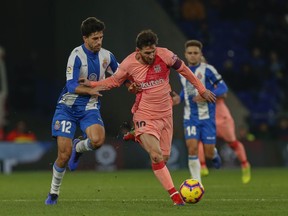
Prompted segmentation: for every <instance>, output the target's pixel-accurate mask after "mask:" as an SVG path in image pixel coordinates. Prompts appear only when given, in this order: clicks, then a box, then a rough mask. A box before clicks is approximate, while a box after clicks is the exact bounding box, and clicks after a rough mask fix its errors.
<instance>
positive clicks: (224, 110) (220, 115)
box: [198, 94, 251, 184]
mask: <svg viewBox="0 0 288 216" xmlns="http://www.w3.org/2000/svg"><path fill="white" fill-rule="evenodd" d="M225 98H226V94H224V95H222V96H220V97H217V101H216V133H217V137H218V138H220V139H222V140H224V141H225V142H226V143H228V145H229V146H230V147H231V149H232V150H233V151H234V152H235V154H236V156H237V158H238V160H239V161H240V163H241V168H242V182H243V183H244V184H247V183H248V182H250V180H251V168H250V163H249V161H248V160H247V156H246V152H245V148H244V145H243V144H242V143H241V142H240V141H239V140H237V138H236V134H235V124H234V119H233V117H232V116H231V113H230V111H229V109H228V107H227V105H226V104H225ZM198 157H199V159H200V163H201V175H202V176H207V175H209V170H208V168H207V165H206V161H205V156H204V152H203V144H202V143H201V142H200V143H199V152H198Z"/></svg>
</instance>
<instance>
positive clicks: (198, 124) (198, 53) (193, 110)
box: [173, 40, 227, 182]
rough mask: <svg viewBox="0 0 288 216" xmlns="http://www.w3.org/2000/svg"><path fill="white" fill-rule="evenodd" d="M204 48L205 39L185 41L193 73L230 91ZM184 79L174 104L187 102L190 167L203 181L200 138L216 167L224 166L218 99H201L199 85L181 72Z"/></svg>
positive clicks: (218, 88) (209, 86)
mask: <svg viewBox="0 0 288 216" xmlns="http://www.w3.org/2000/svg"><path fill="white" fill-rule="evenodd" d="M202 48H203V45H202V43H201V42H200V41H197V40H189V41H187V42H186V43H185V58H186V60H187V63H188V66H189V68H190V73H194V74H195V76H196V77H198V78H199V79H200V80H201V82H202V83H203V84H204V85H205V87H206V88H207V89H210V90H211V91H212V92H213V93H214V94H215V95H216V96H218V95H222V94H223V93H224V92H226V91H227V86H226V84H225V82H224V81H223V80H222V77H221V75H220V74H219V73H218V72H217V70H216V69H215V68H214V67H213V66H212V65H209V64H206V63H204V62H202V56H203V54H202ZM180 81H181V84H182V86H183V89H182V91H181V93H180V96H179V95H178V94H177V93H175V92H173V104H174V105H177V104H179V103H180V102H182V101H184V102H185V107H184V121H183V123H184V130H185V140H186V146H187V149H188V167H189V170H190V174H191V177H192V178H193V179H197V180H199V181H200V182H201V174H200V168H201V166H200V161H199V158H198V142H199V141H202V142H203V143H204V152H205V156H206V158H208V159H210V160H212V162H213V165H214V167H215V168H217V169H219V168H220V166H221V158H220V156H219V154H218V152H217V149H216V148H215V144H216V127H215V103H210V102H209V101H202V100H198V99H199V93H198V91H197V89H195V87H194V86H192V85H191V84H190V83H189V82H187V79H186V78H185V77H183V76H181V75H180ZM200 99H201V98H200Z"/></svg>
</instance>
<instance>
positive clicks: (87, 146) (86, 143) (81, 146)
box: [76, 139, 94, 153]
mask: <svg viewBox="0 0 288 216" xmlns="http://www.w3.org/2000/svg"><path fill="white" fill-rule="evenodd" d="M93 150H94V149H93V146H92V145H91V142H90V139H85V140H81V141H79V142H78V143H77V145H76V152H79V153H82V152H86V151H93Z"/></svg>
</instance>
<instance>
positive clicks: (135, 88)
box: [128, 82, 142, 94]
mask: <svg viewBox="0 0 288 216" xmlns="http://www.w3.org/2000/svg"><path fill="white" fill-rule="evenodd" d="M141 91H142V88H141V85H140V84H137V83H135V82H133V83H132V84H130V85H129V87H128V92H130V93H132V94H137V93H138V92H141Z"/></svg>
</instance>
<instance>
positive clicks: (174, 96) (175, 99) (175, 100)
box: [170, 91, 181, 106]
mask: <svg viewBox="0 0 288 216" xmlns="http://www.w3.org/2000/svg"><path fill="white" fill-rule="evenodd" d="M170 95H171V97H172V101H173V106H174V105H178V104H180V102H181V98H180V96H179V95H178V94H177V93H176V92H175V91H172V92H171V93H170Z"/></svg>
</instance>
